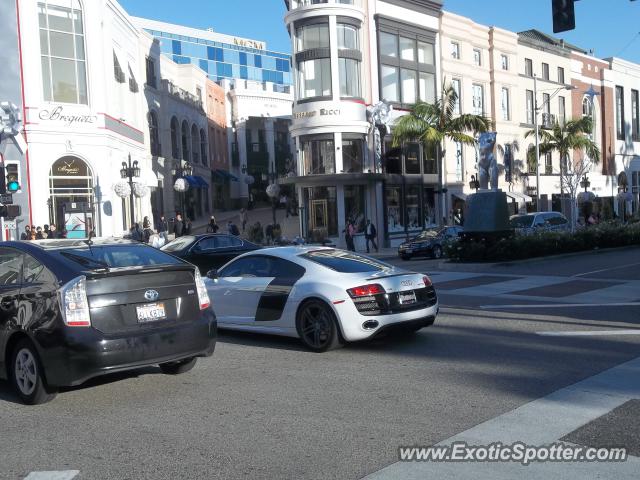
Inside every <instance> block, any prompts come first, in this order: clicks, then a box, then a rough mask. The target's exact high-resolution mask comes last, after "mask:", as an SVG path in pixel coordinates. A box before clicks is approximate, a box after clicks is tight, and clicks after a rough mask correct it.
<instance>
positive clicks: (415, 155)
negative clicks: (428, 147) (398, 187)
mask: <svg viewBox="0 0 640 480" xmlns="http://www.w3.org/2000/svg"><path fill="white" fill-rule="evenodd" d="M404 168H405V173H410V174H411V173H414V174H415V173H418V174H419V173H420V144H419V143H408V144H407V146H406V147H405V157H404Z"/></svg>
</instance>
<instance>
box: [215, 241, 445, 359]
mask: <svg viewBox="0 0 640 480" xmlns="http://www.w3.org/2000/svg"><path fill="white" fill-rule="evenodd" d="M207 277H208V278H207V280H206V284H207V290H208V292H209V296H210V298H211V301H212V304H213V309H214V311H215V312H216V316H217V318H218V326H219V327H220V328H227V329H233V330H245V331H253V332H262V333H269V334H276V335H286V336H292V337H299V338H300V339H301V340H302V342H303V343H304V344H305V345H306V346H307V347H308V348H309V349H311V350H313V351H317V352H323V351H325V350H329V349H331V348H334V347H336V346H338V345H340V344H341V343H343V342H344V341H347V342H351V341H357V340H364V339H367V338H370V337H373V336H374V335H378V334H379V333H381V332H383V331H386V330H391V329H402V330H405V331H417V330H419V329H421V328H423V327H426V326H429V325H431V324H433V322H434V321H435V318H436V315H437V313H438V299H437V297H436V292H435V289H434V288H433V285H432V284H431V280H430V279H429V277H427V276H425V275H423V274H419V273H412V272H408V271H406V270H402V269H399V268H396V267H394V266H392V265H388V264H386V263H382V262H380V261H378V260H375V259H373V258H370V257H366V256H363V255H359V254H356V253H352V252H347V251H344V250H337V249H334V248H326V247H276V248H267V249H262V250H256V251H254V252H250V253H246V254H244V255H241V256H239V257H237V258H235V259H234V260H232V261H230V262H229V263H227V264H226V265H225V266H224V267H222V268H221V269H220V270H219V271H216V270H212V271H210V272H209V273H208V274H207Z"/></svg>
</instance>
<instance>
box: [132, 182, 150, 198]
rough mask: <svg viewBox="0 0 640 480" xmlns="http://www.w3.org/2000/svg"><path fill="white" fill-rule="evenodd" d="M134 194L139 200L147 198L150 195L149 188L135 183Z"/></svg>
mask: <svg viewBox="0 0 640 480" xmlns="http://www.w3.org/2000/svg"><path fill="white" fill-rule="evenodd" d="M133 194H134V195H135V196H136V197H138V198H143V197H146V196H147V195H149V187H147V186H146V185H145V184H144V183H134V184H133Z"/></svg>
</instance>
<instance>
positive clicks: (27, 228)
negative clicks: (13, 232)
mask: <svg viewBox="0 0 640 480" xmlns="http://www.w3.org/2000/svg"><path fill="white" fill-rule="evenodd" d="M20 240H31V225H25V226H24V232H22V235H20Z"/></svg>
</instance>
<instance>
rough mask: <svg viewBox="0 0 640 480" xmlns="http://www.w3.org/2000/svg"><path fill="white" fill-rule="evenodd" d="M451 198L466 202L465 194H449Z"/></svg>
mask: <svg viewBox="0 0 640 480" xmlns="http://www.w3.org/2000/svg"><path fill="white" fill-rule="evenodd" d="M451 196H453V197H456V198H459V199H460V200H462V201H463V202H466V201H467V194H466V193H458V192H453V193H452V194H451Z"/></svg>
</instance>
